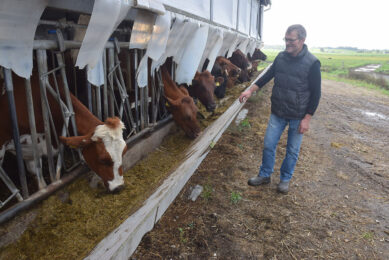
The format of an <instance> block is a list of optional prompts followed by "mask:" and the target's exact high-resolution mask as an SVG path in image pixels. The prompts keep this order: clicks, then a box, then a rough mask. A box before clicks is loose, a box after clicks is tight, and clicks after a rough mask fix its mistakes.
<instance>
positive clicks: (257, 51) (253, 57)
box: [247, 48, 267, 61]
mask: <svg viewBox="0 0 389 260" xmlns="http://www.w3.org/2000/svg"><path fill="white" fill-rule="evenodd" d="M247 58H248V59H249V60H250V61H254V60H263V61H265V60H266V59H267V56H266V54H265V53H263V52H262V51H261V50H260V49H258V48H256V49H255V50H254V53H253V55H250V53H249V54H247Z"/></svg>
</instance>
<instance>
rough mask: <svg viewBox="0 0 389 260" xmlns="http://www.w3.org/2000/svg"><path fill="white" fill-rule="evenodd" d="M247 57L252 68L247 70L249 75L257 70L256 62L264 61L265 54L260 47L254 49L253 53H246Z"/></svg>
mask: <svg viewBox="0 0 389 260" xmlns="http://www.w3.org/2000/svg"><path fill="white" fill-rule="evenodd" d="M247 58H248V59H249V61H250V62H251V64H252V69H251V70H249V75H250V76H252V74H253V73H254V72H255V71H257V67H258V64H259V63H260V62H261V60H262V61H265V60H266V59H267V56H266V54H265V53H263V52H262V51H261V50H260V49H255V51H254V53H253V55H250V53H248V54H247Z"/></svg>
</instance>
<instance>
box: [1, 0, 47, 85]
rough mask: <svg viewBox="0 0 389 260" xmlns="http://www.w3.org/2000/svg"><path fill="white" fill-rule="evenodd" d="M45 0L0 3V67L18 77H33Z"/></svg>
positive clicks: (5, 1) (3, 0) (6, 0)
mask: <svg viewBox="0 0 389 260" xmlns="http://www.w3.org/2000/svg"><path fill="white" fill-rule="evenodd" d="M47 3H48V0H24V1H15V0H2V1H0V65H1V66H3V67H5V68H7V69H12V70H13V71H14V72H15V73H16V74H17V75H19V76H20V77H23V78H29V77H30V76H31V74H32V67H33V62H32V49H33V45H34V35H35V31H36V27H37V26H38V22H39V19H40V17H41V15H42V12H43V10H44V9H45V7H46V6H47Z"/></svg>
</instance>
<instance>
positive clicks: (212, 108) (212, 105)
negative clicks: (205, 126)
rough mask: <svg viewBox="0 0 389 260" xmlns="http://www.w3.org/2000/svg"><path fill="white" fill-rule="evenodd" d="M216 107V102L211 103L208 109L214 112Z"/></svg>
mask: <svg viewBox="0 0 389 260" xmlns="http://www.w3.org/2000/svg"><path fill="white" fill-rule="evenodd" d="M215 108H216V104H215V103H213V104H209V105H208V106H207V111H208V112H213V111H214V110H215Z"/></svg>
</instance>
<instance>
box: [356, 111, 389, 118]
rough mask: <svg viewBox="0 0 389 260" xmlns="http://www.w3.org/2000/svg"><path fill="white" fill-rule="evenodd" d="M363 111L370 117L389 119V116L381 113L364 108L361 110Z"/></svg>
mask: <svg viewBox="0 0 389 260" xmlns="http://www.w3.org/2000/svg"><path fill="white" fill-rule="evenodd" d="M361 112H362V114H363V115H366V116H368V117H370V118H374V119H379V120H387V119H388V117H387V116H385V115H383V114H380V113H376V112H369V111H363V110H361Z"/></svg>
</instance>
